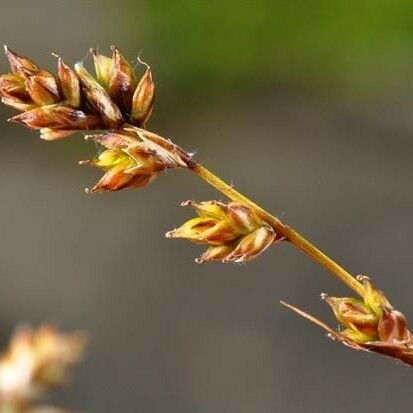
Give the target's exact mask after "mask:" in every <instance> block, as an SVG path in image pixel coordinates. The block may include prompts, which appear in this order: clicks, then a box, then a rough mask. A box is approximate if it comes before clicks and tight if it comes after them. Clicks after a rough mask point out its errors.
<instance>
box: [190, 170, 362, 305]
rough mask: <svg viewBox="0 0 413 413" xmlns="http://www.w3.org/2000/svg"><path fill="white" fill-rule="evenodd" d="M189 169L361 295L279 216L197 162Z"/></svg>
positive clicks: (346, 276) (349, 279)
mask: <svg viewBox="0 0 413 413" xmlns="http://www.w3.org/2000/svg"><path fill="white" fill-rule="evenodd" d="M190 169H191V170H192V171H193V172H195V173H196V174H197V175H198V176H199V177H200V178H201V179H203V180H204V181H206V182H207V183H209V184H210V185H211V186H213V187H214V188H216V189H217V190H218V191H220V192H222V193H223V194H224V195H225V196H227V197H228V198H229V199H231V200H233V201H238V202H242V203H243V204H245V205H247V206H249V207H250V208H252V209H253V210H254V211H256V213H257V214H259V215H260V217H261V218H262V219H263V220H264V221H265V222H267V223H268V224H269V225H271V226H272V227H273V228H274V231H275V232H276V233H277V234H278V235H279V236H281V237H284V238H285V239H286V240H287V241H289V242H290V243H291V244H293V245H294V246H295V247H297V248H298V249H299V250H300V251H303V252H304V253H305V254H307V255H309V256H310V257H311V258H312V259H313V260H314V261H316V262H317V263H318V264H320V265H321V266H323V267H324V268H326V269H327V270H329V271H330V272H331V273H332V274H333V275H334V276H336V277H337V278H338V279H339V280H340V281H342V282H343V283H344V284H346V285H347V286H348V287H349V288H351V289H352V290H353V291H355V292H356V293H357V294H358V295H360V296H361V297H363V295H364V288H363V285H362V284H361V283H360V282H358V281H357V279H356V278H355V277H354V276H353V275H351V274H350V273H349V272H348V271H346V270H345V269H344V268H343V267H341V266H340V265H339V264H337V263H336V262H335V261H334V260H332V259H331V258H330V257H328V256H327V255H326V254H324V253H323V252H322V251H321V250H319V249H318V248H317V247H315V246H314V245H313V244H312V243H311V242H310V241H308V240H307V239H305V238H304V237H303V236H302V235H301V234H299V233H298V232H297V231H296V230H294V229H293V228H291V227H289V226H287V225H285V224H284V223H283V222H282V221H281V220H280V219H279V218H277V217H276V216H274V215H272V214H270V213H269V212H268V211H266V210H265V209H263V208H262V207H260V206H259V205H257V204H256V203H255V202H253V201H251V200H250V199H249V198H247V197H246V196H245V195H243V194H241V193H240V192H238V191H237V190H236V189H234V188H233V187H232V186H231V185H228V184H227V183H226V182H224V181H223V180H222V179H221V178H219V177H218V176H216V175H215V174H213V173H212V172H211V171H209V170H208V169H207V168H205V167H204V166H202V165H201V164H199V163H195V162H193V163H192V164H191V166H190Z"/></svg>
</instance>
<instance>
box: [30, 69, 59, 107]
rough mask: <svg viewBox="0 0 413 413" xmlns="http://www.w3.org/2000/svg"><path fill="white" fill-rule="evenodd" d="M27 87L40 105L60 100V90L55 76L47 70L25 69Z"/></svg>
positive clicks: (33, 98) (34, 100)
mask: <svg viewBox="0 0 413 413" xmlns="http://www.w3.org/2000/svg"><path fill="white" fill-rule="evenodd" d="M24 73H25V79H26V88H27V91H28V93H29V95H30V97H31V98H32V100H33V102H34V103H36V104H37V105H38V106H45V105H53V104H54V103H57V102H59V100H60V96H59V90H58V88H57V83H56V79H55V78H54V76H53V75H52V74H51V73H49V72H47V71H45V70H36V71H25V70H24Z"/></svg>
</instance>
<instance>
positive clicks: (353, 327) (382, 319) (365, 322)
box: [281, 276, 413, 366]
mask: <svg viewBox="0 0 413 413" xmlns="http://www.w3.org/2000/svg"><path fill="white" fill-rule="evenodd" d="M359 280H360V281H361V282H362V283H363V286H364V288H365V290H366V291H369V292H368V293H367V294H366V295H365V297H364V298H363V300H359V299H355V298H337V297H328V296H327V295H326V294H322V298H323V299H324V300H326V301H327V303H328V304H329V305H330V307H331V308H332V310H333V312H334V315H335V317H336V318H337V320H338V321H339V323H340V324H341V325H342V326H343V327H344V330H342V331H335V330H333V329H332V328H330V327H329V326H327V325H326V324H324V323H323V322H322V321H320V320H318V319H317V318H315V317H313V316H311V315H309V314H308V313H306V312H305V311H303V310H300V309H298V308H297V307H294V306H292V305H290V304H286V303H284V302H281V303H282V304H283V305H284V306H286V307H288V308H289V309H291V310H293V311H294V312H296V313H297V314H299V315H301V316H302V317H304V318H306V319H308V320H310V321H311V322H313V323H314V324H316V325H318V326H319V327H321V328H322V329H323V330H325V331H326V332H327V333H328V335H329V337H330V338H332V339H334V340H336V341H338V342H340V343H342V344H344V345H346V346H347V347H350V348H353V349H354V350H361V351H368V352H375V353H379V354H383V355H386V356H389V357H392V358H394V359H397V360H401V361H403V362H404V363H406V364H408V365H410V366H413V337H412V334H411V332H410V331H409V329H408V327H407V321H406V318H405V317H404V315H403V314H402V313H401V312H400V311H397V310H395V309H394V308H393V306H392V305H391V304H390V303H389V301H388V300H387V298H386V297H385V296H384V295H383V293H382V292H381V291H379V290H378V289H376V288H375V287H374V286H373V285H372V283H371V282H370V280H369V279H368V278H367V277H365V276H359ZM373 296H374V299H373V301H372V299H371V298H372V297H373Z"/></svg>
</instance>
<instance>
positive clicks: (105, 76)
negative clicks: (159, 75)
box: [0, 46, 155, 140]
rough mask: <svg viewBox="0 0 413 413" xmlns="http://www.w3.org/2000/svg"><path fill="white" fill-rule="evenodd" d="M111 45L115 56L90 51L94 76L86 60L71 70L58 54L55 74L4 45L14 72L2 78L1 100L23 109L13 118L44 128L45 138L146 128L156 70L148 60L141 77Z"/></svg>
mask: <svg viewBox="0 0 413 413" xmlns="http://www.w3.org/2000/svg"><path fill="white" fill-rule="evenodd" d="M111 49H112V57H106V56H104V55H101V54H99V53H98V52H96V51H95V50H91V53H92V56H93V60H94V66H95V76H96V77H94V76H92V75H91V74H90V73H89V72H88V71H87V70H86V69H85V68H84V67H83V64H82V63H77V64H76V65H75V66H74V69H72V68H70V67H69V66H68V65H67V64H66V63H65V62H64V61H63V60H62V59H61V58H60V57H59V56H56V55H55V56H56V57H57V58H58V62H57V75H56V76H54V75H53V74H52V73H50V72H48V71H46V70H44V69H40V68H38V67H37V65H36V64H35V63H33V62H32V61H31V60H29V59H28V58H26V57H24V56H20V55H18V54H17V53H15V52H14V51H12V50H11V49H9V48H7V47H5V52H6V56H7V59H8V61H9V64H10V69H11V73H9V74H5V75H2V76H0V95H1V97H2V102H3V103H5V104H6V105H8V106H10V107H12V108H14V109H17V110H18V111H20V112H22V113H21V114H20V115H17V116H14V117H12V118H11V119H10V120H11V121H13V122H17V123H21V124H23V125H25V126H27V127H29V128H31V129H40V137H41V138H42V139H45V140H55V139H61V138H63V137H66V136H69V135H71V134H72V133H74V132H76V131H83V130H96V129H102V130H108V129H117V128H121V127H123V126H124V125H126V124H130V125H132V126H137V127H141V126H144V125H145V124H146V122H147V121H148V119H149V117H150V115H151V113H152V110H153V101H154V93H155V85H154V82H153V78H152V71H151V69H150V67H149V66H148V65H146V64H145V65H146V71H145V73H144V74H143V76H142V78H141V79H140V81H137V80H136V77H135V73H134V71H133V69H132V67H131V66H130V64H129V63H128V62H127V60H126V59H125V58H124V57H123V55H122V54H121V53H120V52H119V50H118V49H117V48H116V47H114V46H112V48H111Z"/></svg>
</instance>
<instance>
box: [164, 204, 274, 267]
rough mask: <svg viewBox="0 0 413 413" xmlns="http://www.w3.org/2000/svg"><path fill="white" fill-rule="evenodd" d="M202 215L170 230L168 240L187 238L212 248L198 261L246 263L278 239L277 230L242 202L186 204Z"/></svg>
mask: <svg viewBox="0 0 413 413" xmlns="http://www.w3.org/2000/svg"><path fill="white" fill-rule="evenodd" d="M182 205H183V206H191V207H193V208H194V209H195V211H196V212H197V214H198V217H197V218H193V219H190V220H189V221H187V222H186V223H184V224H183V225H182V226H181V227H179V228H177V229H174V230H172V231H169V232H168V233H167V234H166V236H167V237H168V238H185V239H188V240H190V241H192V242H196V243H200V244H207V245H209V246H210V247H209V248H208V249H207V250H206V251H205V252H204V253H203V254H202V255H201V256H200V257H199V258H197V259H196V261H197V262H198V263H202V262H208V261H217V260H219V261H222V262H245V261H249V260H251V259H253V258H255V257H256V256H257V255H259V254H261V253H262V252H263V251H264V250H265V249H267V248H268V247H269V246H270V245H271V244H272V243H273V242H274V241H275V239H276V234H275V232H274V230H273V229H272V228H271V227H270V226H269V225H268V224H266V223H265V222H264V221H262V220H261V219H260V218H259V217H258V216H257V215H256V214H255V213H254V212H253V211H252V210H251V209H249V208H248V207H247V206H245V205H243V204H240V203H239V202H230V203H229V204H224V203H222V202H218V201H204V202H199V203H197V202H194V201H186V202H184V203H182Z"/></svg>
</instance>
